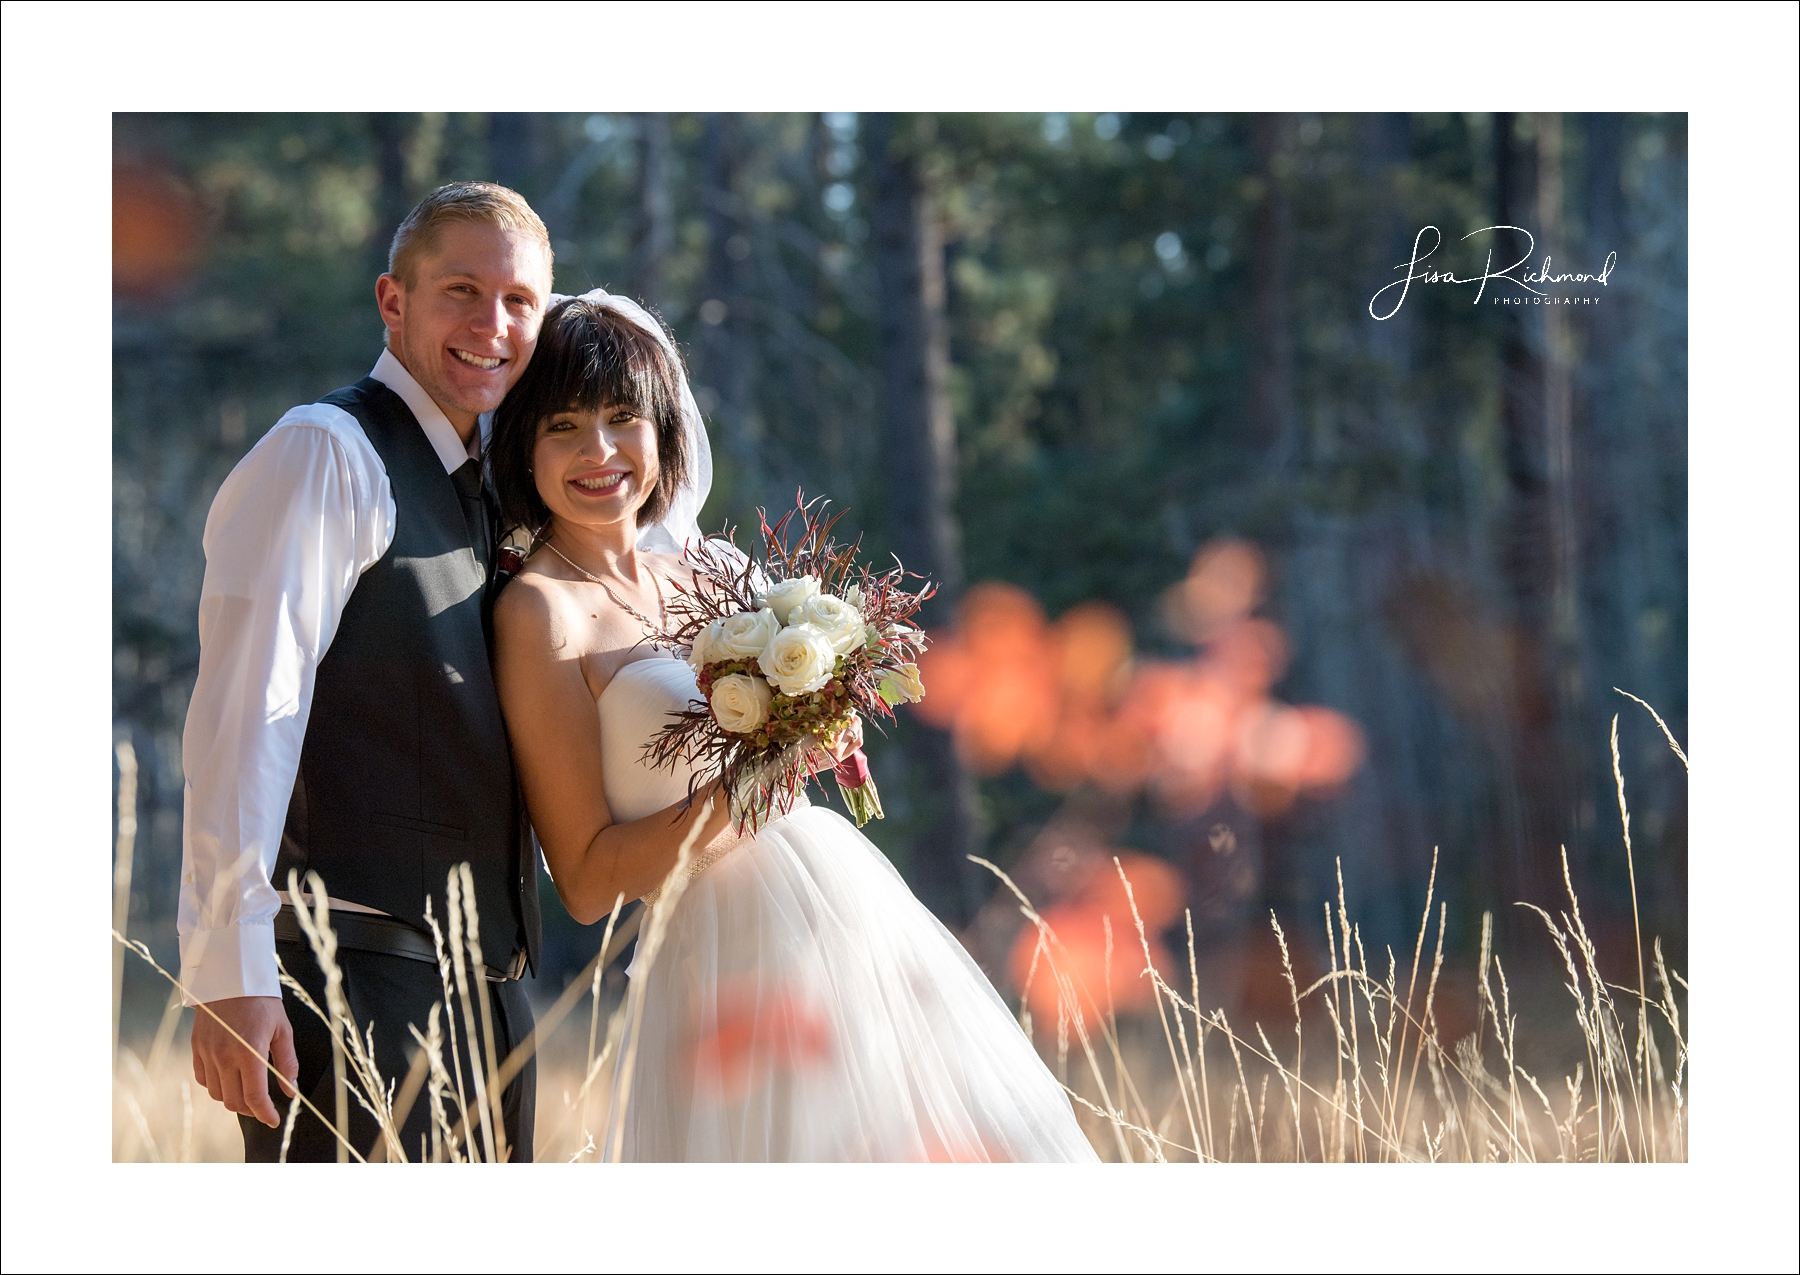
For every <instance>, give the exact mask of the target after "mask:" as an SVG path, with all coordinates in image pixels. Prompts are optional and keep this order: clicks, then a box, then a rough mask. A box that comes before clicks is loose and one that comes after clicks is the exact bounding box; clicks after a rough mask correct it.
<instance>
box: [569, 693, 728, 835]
mask: <svg viewBox="0 0 1800 1275" xmlns="http://www.w3.org/2000/svg"><path fill="white" fill-rule="evenodd" d="M704 702H705V701H703V700H702V699H701V698H700V690H699V687H697V686H696V685H695V684H694V670H693V669H691V668H689V667H688V665H687V662H686V661H685V660H672V659H661V658H657V659H646V660H634V661H633V662H632V663H630V664H627V665H626V666H625V667H624V668H622V669H620V670H619V671H618V672H617V673H615V674H613V680H612V681H610V682H608V683H607V684H606V689H605V690H604V691H601V692H600V699H599V700H598V701H597V703H596V705H595V707H596V708H597V709H598V710H599V713H600V780H601V782H602V783H604V784H605V785H606V804H607V805H608V806H610V807H611V808H612V817H613V818H614V820H616V821H618V822H619V823H627V822H629V821H631V820H633V819H642V818H643V817H644V816H645V815H649V814H655V813H656V812H657V811H658V810H662V809H663V808H665V807H667V806H672V805H674V804H675V803H676V802H678V801H680V800H682V799H683V798H685V797H686V796H687V794H688V779H689V778H690V776H691V775H692V774H693V768H692V767H691V766H689V765H688V764H687V763H686V762H681V761H678V762H676V763H675V765H674V767H673V768H670V767H667V766H652V765H651V764H650V763H649V762H648V761H646V760H645V759H644V745H645V744H647V743H649V742H650V741H651V740H652V739H653V738H655V737H656V735H657V734H659V733H660V732H661V731H662V728H663V727H665V726H667V725H668V724H669V715H670V714H671V713H679V712H681V711H682V710H683V709H685V708H687V707H688V706H689V704H690V703H692V704H693V705H695V706H700V705H703V704H704Z"/></svg>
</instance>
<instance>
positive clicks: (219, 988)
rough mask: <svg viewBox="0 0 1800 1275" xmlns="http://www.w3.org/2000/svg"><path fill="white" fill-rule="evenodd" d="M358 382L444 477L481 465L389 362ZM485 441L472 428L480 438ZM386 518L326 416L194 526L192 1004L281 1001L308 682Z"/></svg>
mask: <svg viewBox="0 0 1800 1275" xmlns="http://www.w3.org/2000/svg"><path fill="white" fill-rule="evenodd" d="M369 375H370V376H372V377H373V378H374V379H375V380H377V381H380V382H381V383H382V384H383V385H386V386H387V387H388V388H389V389H391V390H393V391H394V393H396V394H398V395H399V396H400V397H401V399H402V400H404V401H405V403H406V405H407V407H409V408H411V409H412V414H413V415H414V416H415V417H417V418H418V421H419V425H420V426H421V428H423V430H424V431H425V437H426V438H427V439H429V440H430V442H431V446H432V449H433V450H434V451H435V452H436V453H437V455H438V459H439V460H440V461H441V462H442V463H443V466H444V472H445V473H447V474H448V473H454V472H455V471H456V470H457V469H458V468H460V467H461V466H462V465H464V464H465V463H467V462H468V461H469V460H470V459H471V458H473V457H475V456H477V455H478V454H479V444H476V445H474V446H467V447H465V446H464V444H463V441H462V438H461V437H460V436H459V435H458V434H457V432H456V429H455V427H454V426H452V425H451V424H450V421H449V419H448V418H447V417H446V416H445V415H444V413H443V411H442V410H441V409H440V408H439V407H438V405H437V404H436V403H435V402H433V401H432V399H431V396H430V395H428V394H427V393H426V392H425V391H424V389H423V388H421V387H420V385H419V383H418V382H417V381H415V380H414V379H413V378H412V376H411V374H410V373H408V372H407V370H406V369H405V368H404V367H402V366H401V365H400V360H398V359H396V358H395V357H394V356H393V355H392V354H391V353H389V352H388V351H386V350H383V351H382V354H381V358H380V359H379V360H378V361H377V362H376V364H375V369H374V371H372V372H370V373H369ZM489 427H490V421H489V418H488V417H487V416H483V417H482V418H481V429H480V435H481V437H482V438H483V439H485V437H486V434H487V431H488V429H489ZM394 518H395V513H394V497H393V492H392V491H391V489H390V488H389V485H388V476H387V468H386V467H385V466H384V465H383V464H382V463H381V457H380V456H379V455H378V454H377V453H376V451H375V448H374V447H373V446H372V445H371V444H370V442H369V439H368V436H367V435H366V434H364V433H363V429H362V426H361V425H359V424H358V423H357V421H356V418H355V417H354V416H352V415H350V413H348V412H346V411H344V410H343V409H342V408H339V407H333V406H330V405H329V404H325V403H309V404H307V405H306V406H304V407H296V408H294V409H293V410H292V411H290V412H288V414H287V415H285V416H283V417H282V418H281V419H280V420H279V421H277V422H276V424H275V427H274V428H273V429H271V430H270V431H269V432H268V433H267V434H266V435H264V436H263V437H262V438H261V439H260V440H259V441H258V442H257V444H256V446H254V447H252V448H251V449H250V451H249V454H247V455H246V456H245V457H244V458H243V459H242V460H241V461H239V462H238V463H237V467H236V468H234V469H233V470H232V471H231V474H230V476H229V477H227V478H226V479H225V483H224V485H223V486H222V487H220V488H219V494H218V496H217V497H215V498H214V500H213V503H212V509H211V511H210V512H208V514H207V516H206V533H205V538H204V542H203V543H204V545H205V549H206V578H205V582H204V583H203V584H202V585H201V588H200V670H199V676H198V677H197V679H196V680H195V683H194V695H193V699H192V700H191V701H189V703H188V715H187V727H186V729H185V730H184V731H183V733H182V737H181V765H182V770H183V772H184V773H185V775H186V779H187V783H186V792H185V800H184V802H183V805H184V815H183V826H182V836H181V896H180V903H179V907H178V910H177V914H176V916H177V921H176V924H177V928H178V930H179V932H180V935H181V981H182V983H183V985H184V986H185V987H186V988H187V1003H188V1004H190V1005H192V1004H195V1003H197V1002H201V1001H213V1000H220V999H223V998H225V997H228V996H280V995H281V983H280V979H279V977H278V975H277V974H276V969H275V929H274V919H275V913H276V912H277V911H278V910H279V909H280V906H281V903H282V901H283V895H284V892H279V891H278V890H277V888H276V884H277V883H275V882H272V881H271V880H270V879H269V878H270V875H271V873H272V872H273V871H274V868H275V856H276V853H277V852H278V851H279V850H280V848H281V833H282V829H283V827H284V826H285V824H286V822H287V810H288V800H289V798H290V797H291V796H292V795H293V791H294V778H295V775H296V774H297V773H298V771H299V768H300V749H301V745H302V744H303V743H304V742H305V739H306V720H307V715H308V713H309V711H310V710H311V708H312V696H313V677H314V674H315V673H316V671H317V669H318V666H319V660H320V659H321V658H322V657H323V656H324V654H325V652H326V650H327V649H328V648H329V647H330V646H331V639H332V636H333V635H334V634H335V633H336V632H337V626H338V620H339V619H340V617H342V615H343V613H344V604H345V603H346V602H348V601H349V599H350V593H351V590H353V589H354V588H355V587H356V582H357V579H358V578H359V577H360V576H361V575H362V573H363V572H364V571H366V570H368V569H369V568H370V567H371V566H373V565H374V564H375V563H376V562H378V561H380V559H381V557H382V555H383V554H385V553H386V552H387V551H388V547H389V546H390V545H391V544H393V541H394ZM280 884H283V885H285V884H286V883H285V882H283V883H280ZM333 902H334V904H338V903H339V902H340V901H338V900H333ZM342 902H343V903H346V904H348V905H349V906H350V907H351V908H352V909H353V910H360V911H372V910H373V909H369V908H363V907H359V906H358V905H356V904H355V902H354V901H353V900H345V901H342Z"/></svg>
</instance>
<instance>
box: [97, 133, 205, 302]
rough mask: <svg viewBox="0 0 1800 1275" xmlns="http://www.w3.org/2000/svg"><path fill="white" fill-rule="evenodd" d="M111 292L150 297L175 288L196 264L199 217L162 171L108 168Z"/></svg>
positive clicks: (176, 183)
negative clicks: (110, 186)
mask: <svg viewBox="0 0 1800 1275" xmlns="http://www.w3.org/2000/svg"><path fill="white" fill-rule="evenodd" d="M112 213H113V290H114V291H115V292H118V293H124V294H137V295H151V294H156V293H160V292H164V291H167V290H168V289H170V288H173V287H174V286H176V285H178V284H180V283H181V282H182V281H183V280H185V279H186V278H187V277H188V276H189V275H191V274H192V273H193V271H194V268H195V266H196V265H198V264H199V255H200V240H201V229H202V227H201V214H200V209H199V207H198V205H197V204H196V202H195V200H194V198H193V196H192V195H191V194H190V193H189V192H188V190H187V189H186V187H184V186H183V185H182V184H181V183H180V182H179V181H177V180H176V179H175V178H174V177H173V176H171V175H170V174H168V173H164V172H159V171H156V170H154V169H149V168H141V167H131V166H125V165H121V166H119V167H116V168H114V169H113V191H112Z"/></svg>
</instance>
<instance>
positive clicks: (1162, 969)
mask: <svg viewBox="0 0 1800 1275" xmlns="http://www.w3.org/2000/svg"><path fill="white" fill-rule="evenodd" d="M1118 858H1119V863H1118V865H1117V866H1116V867H1115V866H1114V864H1113V861H1112V859H1111V857H1108V856H1101V855H1094V856H1092V857H1091V859H1089V860H1088V861H1086V862H1084V863H1082V865H1081V867H1080V869H1079V870H1080V872H1081V873H1082V881H1081V884H1080V885H1079V887H1078V888H1077V889H1076V890H1075V892H1074V893H1073V895H1072V896H1071V897H1069V898H1068V899H1067V900H1066V901H1064V902H1060V903H1056V904H1053V905H1051V906H1049V907H1047V908H1045V909H1044V910H1043V912H1042V913H1041V914H1040V915H1042V916H1043V918H1044V923H1045V924H1046V925H1048V926H1049V927H1050V929H1051V931H1052V932H1053V933H1054V934H1055V941H1053V942H1051V943H1050V945H1049V953H1048V956H1046V957H1039V958H1038V968H1037V971H1036V973H1035V974H1034V973H1033V972H1032V968H1031V966H1032V959H1033V957H1034V955H1036V953H1037V946H1038V931H1037V927H1036V926H1029V925H1028V926H1026V927H1025V928H1024V929H1022V930H1020V931H1019V934H1018V937H1017V938H1016V939H1014V940H1013V946H1012V950H1011V953H1010V954H1009V956H1008V960H1007V964H1008V967H1009V973H1010V974H1011V976H1012V981H1013V985H1014V986H1015V987H1021V988H1025V989H1026V990H1025V1003H1026V1005H1027V1006H1029V1008H1030V1009H1031V1012H1032V1013H1033V1014H1034V1015H1036V1016H1037V1017H1038V1018H1039V1019H1042V1020H1045V1021H1053V1020H1054V1018H1055V1015H1056V1011H1057V1001H1058V998H1059V996H1060V995H1061V993H1060V991H1059V988H1058V982H1057V977H1056V976H1057V974H1058V973H1060V974H1063V975H1066V976H1067V977H1068V979H1069V981H1070V982H1071V983H1072V984H1073V986H1074V989H1075V994H1076V996H1077V998H1078V999H1079V1003H1080V1006H1081V1012H1082V1013H1083V1014H1084V1015H1091V1014H1092V1013H1094V1012H1095V1010H1099V1011H1100V1012H1105V1010H1106V1008H1107V1006H1108V1004H1109V1003H1110V1004H1111V1006H1112V1007H1113V1008H1115V1009H1117V1010H1120V1011H1124V1012H1131V1011H1135V1010H1141V1009H1147V1008H1149V1007H1150V1006H1151V1005H1152V1004H1153V1003H1154V996H1155V988H1154V987H1153V986H1152V984H1151V982H1150V979H1149V978H1148V977H1147V976H1146V975H1145V974H1144V973H1143V970H1144V944H1143V943H1142V942H1140V941H1139V939H1138V934H1137V925H1136V922H1135V921H1134V920H1133V919H1132V910H1131V902H1130V901H1129V900H1128V899H1127V898H1126V893H1125V887H1124V885H1123V883H1122V882H1121V881H1120V880H1119V869H1120V868H1123V869H1124V872H1125V876H1126V878H1127V879H1128V880H1129V881H1130V882H1131V893H1132V897H1133V899H1135V901H1136V903H1137V912H1138V916H1139V917H1141V918H1142V919H1143V922H1144V930H1145V933H1146V935H1147V936H1148V939H1149V947H1150V960H1151V964H1152V965H1154V966H1155V968H1156V971H1157V972H1158V973H1159V974H1160V975H1162V977H1163V978H1164V979H1165V980H1172V979H1173V977H1174V970H1175V960H1174V957H1173V956H1172V955H1171V954H1170V952H1169V949H1168V945H1167V944H1165V943H1164V942H1163V941H1162V938H1161V936H1160V931H1161V930H1162V929H1163V928H1164V927H1165V926H1167V925H1169V924H1170V923H1171V922H1172V921H1173V920H1174V919H1175V918H1176V917H1178V916H1180V915H1181V909H1182V907H1183V906H1184V904H1185V903H1186V900H1187V894H1186V885H1185V883H1184V882H1183V880H1182V877H1181V874H1180V873H1179V872H1178V871H1176V870H1175V869H1174V868H1173V867H1171V866H1170V865H1169V864H1167V863H1164V862H1163V861H1162V860H1160V859H1154V858H1151V857H1150V856H1149V855H1142V854H1132V853H1129V852H1121V853H1120V854H1119V856H1118ZM1108 922H1110V923H1111V927H1112V955H1111V958H1110V959H1109V958H1108V956H1107V950H1106V931H1107V925H1108ZM1027 978H1029V979H1030V983H1029V986H1027V982H1026V980H1027ZM1109 993H1110V1002H1109Z"/></svg>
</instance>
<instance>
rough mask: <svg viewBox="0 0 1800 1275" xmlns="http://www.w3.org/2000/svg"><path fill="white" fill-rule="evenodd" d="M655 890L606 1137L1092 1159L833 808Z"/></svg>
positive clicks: (689, 1147) (641, 1149)
mask: <svg viewBox="0 0 1800 1275" xmlns="http://www.w3.org/2000/svg"><path fill="white" fill-rule="evenodd" d="M660 906H661V907H663V908H666V909H668V914H667V917H666V921H664V922H663V925H664V928H663V932H662V938H661V942H660V943H659V944H655V945H654V946H652V944H651V943H649V942H647V941H646V940H645V939H643V938H640V940H639V948H640V951H639V955H638V957H637V958H636V959H635V960H634V961H633V962H632V967H631V970H630V971H629V973H630V975H631V978H632V980H633V983H634V986H633V987H632V989H631V990H632V995H633V999H635V1000H637V1010H636V1012H635V1013H633V1014H632V1015H630V1017H629V1018H628V1019H627V1024H626V1028H625V1036H624V1038H623V1039H622V1040H621V1041H620V1042H619V1046H618V1048H619V1058H620V1063H619V1065H618V1067H617V1069H616V1070H615V1076H614V1082H613V1090H614V1102H613V1112H614V1115H613V1122H614V1123H613V1126H612V1127H611V1128H609V1129H608V1131H607V1138H606V1141H605V1142H604V1143H603V1144H602V1146H603V1148H610V1146H611V1145H612V1142H613V1138H614V1137H615V1136H616V1135H620V1134H622V1139H621V1146H622V1158H623V1159H626V1160H638V1161H842V1160H882V1161H897V1160H898V1161H907V1160H912V1161H922V1160H947V1161H1089V1162H1091V1161H1095V1160H1097V1158H1098V1157H1096V1156H1095V1154H1094V1151H1093V1149H1092V1148H1091V1147H1090V1146H1089V1145H1088V1142H1087V1139H1086V1137H1084V1136H1083V1134H1082V1132H1081V1130H1080V1128H1079V1127H1078V1126H1077V1125H1076V1123H1075V1116H1074V1112H1073V1111H1072V1110H1071V1108H1070V1106H1069V1100H1068V1098H1067V1096H1066V1095H1065V1094H1064V1093H1063V1091H1062V1089H1061V1087H1060V1086H1059V1085H1058V1084H1057V1083H1056V1079H1055V1077H1053V1076H1052V1075H1051V1074H1050V1071H1049V1069H1048V1068H1047V1067H1046V1066H1045V1065H1044V1063H1043V1061H1042V1060H1041V1059H1040V1058H1039V1057H1038V1055H1037V1051H1036V1050H1034V1049H1033V1048H1032V1046H1031V1043H1030V1042H1029V1041H1028V1040H1027V1039H1026V1038H1025V1034H1024V1032H1023V1031H1022V1030H1021V1029H1020V1027H1019V1024H1018V1022H1017V1021H1016V1020H1015V1019H1014V1018H1013V1016H1012V1015H1011V1014H1010V1013H1009V1012H1008V1011H1007V1008H1006V1006H1005V1004H1004V1003H1003V1002H1002V1001H1001V999H1000V997H999V995H998V994H997V993H996V992H995V991H994V988H993V986H992V985H991V984H990V983H989V982H988V980H987V978H986V976H985V975H983V974H982V972H981V970H980V969H979V968H978V967H977V966H976V964H975V962H974V961H973V960H971V959H970V957H969V955H968V953H967V952H965V951H964V950H963V948H962V945H961V944H960V943H958V942H957V941H956V939H955V938H954V937H953V936H952V935H951V933H950V932H949V931H948V930H946V929H945V928H944V927H943V926H942V925H941V924H939V923H938V920H937V918H935V917H934V916H932V915H931V913H930V912H929V911H927V910H926V909H925V907H924V906H923V905H922V904H920V903H919V901H918V900H917V899H915V898H914V897H913V895H912V892H911V891H910V890H908V889H907V887H906V884H905V882H904V881H902V880H901V879H900V874H899V873H897V872H896V871H894V868H893V866H892V865H891V864H889V863H888V861H887V859H886V858H885V857H884V856H883V855H882V854H881V852H880V851H879V850H877V849H876V848H875V846H874V845H872V844H871V843H870V842H869V841H868V839H867V838H865V837H864V836H863V835H862V834H861V833H860V832H858V831H857V830H856V828H855V827H854V826H853V825H852V824H851V823H850V822H849V821H848V820H846V819H844V818H843V817H842V816H841V815H838V814H837V813H835V812H834V811H831V810H829V809H826V808H823V807H819V806H806V807H802V808H801V809H799V810H796V811H794V812H793V813H792V814H789V815H787V816H786V817H784V818H782V819H778V820H776V821H775V822H773V823H771V824H769V825H768V826H767V827H765V828H764V829H763V830H762V831H761V832H759V833H758V834H757V835H756V836H755V837H753V838H750V839H749V840H747V841H745V842H743V843H741V844H739V845H737V846H736V847H734V848H732V849H731V850H730V851H729V852H728V853H727V854H725V855H724V857H722V858H721V859H720V860H718V861H717V862H716V863H714V864H712V865H711V866H710V867H708V868H707V869H706V870H705V871H703V872H702V873H700V874H699V875H698V876H696V877H694V878H692V879H691V880H690V881H689V882H688V883H687V885H686V887H685V889H683V890H682V891H681V892H680V893H679V895H676V896H675V897H673V898H672V899H670V900H668V901H665V902H664V903H663V904H661V905H660ZM657 927H658V923H657V921H656V920H655V919H653V918H646V925H645V930H644V933H645V934H646V935H648V934H649V933H650V932H651V931H652V930H653V929H655V928H657ZM646 965H647V966H648V968H645V966H646ZM640 997H641V999H640ZM627 1077H629V1079H627ZM621 1102H622V1103H623V1105H622V1107H621V1105H620V1104H621ZM603 1154H605V1151H604V1150H603Z"/></svg>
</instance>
